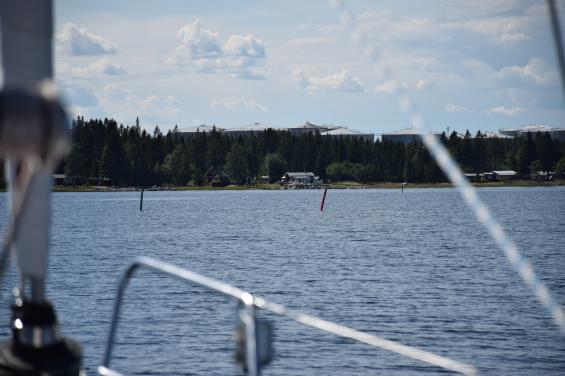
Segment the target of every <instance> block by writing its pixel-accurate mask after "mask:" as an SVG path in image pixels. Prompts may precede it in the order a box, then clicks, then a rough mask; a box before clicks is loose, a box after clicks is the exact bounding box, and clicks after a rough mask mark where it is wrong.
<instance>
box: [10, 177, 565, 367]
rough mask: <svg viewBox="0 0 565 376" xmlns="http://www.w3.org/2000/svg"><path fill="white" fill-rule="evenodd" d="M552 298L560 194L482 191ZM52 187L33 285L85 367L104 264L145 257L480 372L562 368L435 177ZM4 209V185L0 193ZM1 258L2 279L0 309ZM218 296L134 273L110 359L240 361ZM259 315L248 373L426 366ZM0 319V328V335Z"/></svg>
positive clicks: (91, 357) (194, 363)
mask: <svg viewBox="0 0 565 376" xmlns="http://www.w3.org/2000/svg"><path fill="white" fill-rule="evenodd" d="M480 195H481V197H482V198H483V199H484V200H485V201H486V202H487V203H488V204H489V206H490V207H491V208H492V209H493V211H494V212H495V214H496V217H497V218H498V219H499V220H500V221H501V222H502V223H503V224H504V226H505V227H506V229H507V230H508V232H509V234H510V235H511V237H512V238H513V239H514V240H515V241H516V242H517V244H518V245H519V248H520V250H521V251H522V252H523V253H524V255H526V256H527V257H528V258H529V259H530V260H531V262H532V263H533V264H534V267H535V269H536V270H537V271H538V272H539V274H540V275H541V276H542V278H543V279H544V280H545V281H546V282H547V285H548V287H550V289H551V290H553V292H554V293H555V295H556V298H557V300H558V301H560V302H561V303H565V246H564V245H565V189H564V188H496V189H481V190H480ZM321 196H322V192H321V191H214V192H205V191H200V192H145V200H144V211H143V212H141V213H140V212H139V192H127V193H126V192H124V193H55V194H54V195H53V206H54V223H53V229H52V244H51V245H52V247H51V256H50V268H49V280H48V283H49V286H48V294H49V296H50V298H51V300H52V301H53V302H54V303H55V305H56V308H57V311H58V315H59V318H60V321H61V323H62V328H63V331H64V333H65V335H67V336H70V337H72V338H74V339H76V340H78V341H80V342H81V344H82V345H83V348H84V351H85V366H86V368H87V371H88V373H89V374H95V369H96V366H97V365H98V364H100V360H101V357H102V352H103V346H104V343H105V337H106V332H107V329H108V326H109V318H110V314H111V308H112V303H113V298H114V294H115V291H116V283H117V279H118V277H119V275H120V273H121V272H122V271H123V270H124V268H125V267H126V265H127V264H128V263H129V262H131V261H132V260H133V258H134V257H135V256H138V255H147V256H153V257H156V258H159V259H161V260H164V261H168V262H171V263H175V264H178V265H180V266H183V267H186V268H189V269H191V270H193V271H196V272H199V273H202V274H205V275H207V276H210V277H213V278H217V279H221V280H224V281H226V282H228V283H231V284H234V285H236V286H238V287H240V288H243V289H246V290H249V291H251V292H253V293H256V294H258V295H262V296H264V297H266V298H269V299H271V300H273V301H275V302H278V303H282V304H286V305H289V306H291V307H293V308H297V309H300V310H303V311H305V312H308V313H312V314H315V315H317V316H320V317H322V318H325V319H329V320H333V321H336V322H338V323H341V324H345V325H349V326H352V327H354V328H356V329H360V330H364V331H367V332H370V333H374V334H376V335H379V336H382V337H385V338H388V339H392V340H397V341H400V342H402V343H404V344H407V345H413V346H417V347H420V348H422V349H424V350H428V351H432V352H436V353H438V354H441V355H445V356H448V357H451V358H454V359H457V360H460V361H464V362H467V363H470V364H473V365H475V366H476V367H478V368H479V370H480V371H481V373H482V374H486V375H541V374H543V375H563V374H565V336H562V335H560V334H559V333H558V332H557V330H556V329H555V327H554V326H553V324H552V323H551V321H550V319H549V318H548V315H547V314H546V312H545V311H544V310H543V309H542V308H540V306H539V305H538V304H537V302H536V301H535V299H534V298H533V297H532V294H531V293H530V291H529V290H527V289H526V288H525V287H524V286H523V285H522V283H521V280H520V279H519V277H518V276H517V275H516V274H515V273H514V272H513V271H512V270H510V269H509V267H508V264H507V263H506V261H505V259H504V256H503V255H502V253H501V251H499V250H498V249H497V248H496V247H495V246H494V244H493V242H492V241H491V239H490V238H489V237H488V235H487V233H486V232H485V230H483V229H482V228H481V227H479V226H478V225H477V223H476V221H475V220H474V218H473V217H472V216H471V214H470V213H469V211H468V210H467V208H466V207H465V206H464V204H463V203H462V201H461V200H460V199H459V197H458V194H457V192H455V191H454V190H451V189H438V190H436V189H422V190H420V189H409V190H405V191H404V193H401V192H400V190H342V191H329V192H328V197H327V200H326V205H325V210H324V212H320V210H319V204H320V200H321ZM0 199H1V203H0V214H1V218H3V220H4V222H5V219H6V202H5V201H6V194H5V193H2V194H0ZM14 281H15V273H14V270H13V268H12V270H11V271H10V273H9V275H8V278H6V279H5V280H4V283H3V284H2V301H3V302H4V303H3V304H2V310H1V311H0V316H1V317H0V319H1V322H3V323H7V322H8V309H7V308H6V306H7V304H8V302H10V301H11V299H12V298H11V297H10V294H9V292H8V290H9V287H11V286H13V285H14ZM235 309H236V307H235V305H234V303H233V302H231V301H229V300H226V298H224V297H219V296H216V295H211V294H210V293H207V292H205V291H203V290H202V289H200V288H197V287H194V286H189V285H186V284H183V283H181V282H179V281H175V280H170V279H167V278H165V277H162V276H158V275H155V274H152V273H150V272H147V271H140V272H139V274H138V275H137V277H136V278H135V279H134V280H133V281H132V283H131V285H130V286H129V287H128V290H127V292H126V302H125V305H124V307H123V314H122V321H121V322H120V327H119V330H118V332H119V333H118V342H117V345H116V346H115V350H114V354H115V356H114V358H113V360H112V367H113V368H115V369H117V370H119V371H122V372H125V373H127V374H138V375H148V374H151V375H175V374H179V375H193V374H195V375H211V374H213V375H228V374H234V375H237V374H240V371H239V369H238V368H237V366H235V365H234V364H233V362H232V358H233V343H232V328H233V326H234V321H235V318H234V317H235V312H236V311H235ZM262 316H264V317H265V318H267V319H269V320H271V321H273V322H274V324H275V336H276V338H275V343H274V347H275V352H276V354H275V360H274V361H273V363H272V364H271V365H270V366H269V367H268V368H267V369H266V370H265V371H264V374H265V375H412V374H438V373H442V372H441V370H438V369H437V368H434V367H430V366H427V365H425V364H423V363H420V362H417V361H412V360H410V359H406V358H404V357H402V356H399V355H395V354H392V353H389V352H386V351H382V350H378V349H373V348H370V347H368V346H365V345H361V344H358V343H354V342H350V341H345V340H342V339H340V338H337V337H335V336H332V335H329V334H323V333H320V332H317V331H315V330H313V329H309V328H307V327H304V326H301V325H299V324H296V323H292V322H289V321H286V320H284V319H280V318H278V317H273V316H270V315H269V314H265V313H263V314H262ZM7 335H8V331H7V328H6V325H4V326H3V327H2V336H3V337H6V336H7Z"/></svg>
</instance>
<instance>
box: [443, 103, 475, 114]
mask: <svg viewBox="0 0 565 376" xmlns="http://www.w3.org/2000/svg"><path fill="white" fill-rule="evenodd" d="M445 112H449V113H451V114H462V113H469V112H471V111H469V109H468V108H466V107H463V106H460V105H458V104H455V103H451V102H450V103H448V104H446V105H445Z"/></svg>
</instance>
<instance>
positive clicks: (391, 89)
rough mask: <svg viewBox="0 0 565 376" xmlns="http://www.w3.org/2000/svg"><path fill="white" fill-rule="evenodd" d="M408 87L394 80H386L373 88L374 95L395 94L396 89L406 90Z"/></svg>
mask: <svg viewBox="0 0 565 376" xmlns="http://www.w3.org/2000/svg"><path fill="white" fill-rule="evenodd" d="M407 88H408V85H406V84H405V83H399V82H398V81H396V80H388V81H385V82H383V83H382V84H378V85H377V86H376V87H375V92H376V93H395V92H396V91H397V90H398V89H407Z"/></svg>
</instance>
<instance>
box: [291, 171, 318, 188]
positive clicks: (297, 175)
mask: <svg viewBox="0 0 565 376" xmlns="http://www.w3.org/2000/svg"><path fill="white" fill-rule="evenodd" d="M321 183H322V181H321V180H320V177H319V176H316V175H315V174H314V173H313V172H286V173H285V174H284V175H283V176H282V177H281V184H282V185H283V187H285V188H291V189H292V188H315V187H317V186H319V185H320V184H321Z"/></svg>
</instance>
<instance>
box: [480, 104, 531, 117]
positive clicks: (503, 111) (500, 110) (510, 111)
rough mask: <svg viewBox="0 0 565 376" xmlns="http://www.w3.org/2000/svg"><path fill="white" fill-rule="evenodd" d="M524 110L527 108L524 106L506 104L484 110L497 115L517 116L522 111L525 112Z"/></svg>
mask: <svg viewBox="0 0 565 376" xmlns="http://www.w3.org/2000/svg"><path fill="white" fill-rule="evenodd" d="M524 111H526V109H525V108H522V107H511V108H506V107H504V106H498V107H493V108H490V109H488V110H485V111H484V112H485V113H486V114H489V115H494V114H496V115H504V116H515V115H517V114H519V113H520V112H524Z"/></svg>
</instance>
